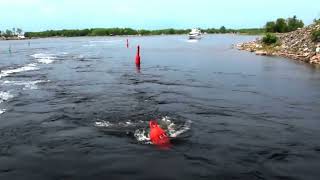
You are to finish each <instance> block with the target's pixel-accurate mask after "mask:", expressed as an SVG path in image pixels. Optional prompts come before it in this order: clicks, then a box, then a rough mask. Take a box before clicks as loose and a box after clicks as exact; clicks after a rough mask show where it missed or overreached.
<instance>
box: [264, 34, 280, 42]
mask: <svg viewBox="0 0 320 180" xmlns="http://www.w3.org/2000/svg"><path fill="white" fill-rule="evenodd" d="M277 41H278V37H277V36H275V35H273V34H267V35H266V36H264V37H263V38H262V42H263V43H264V44H267V45H271V44H275V43H277Z"/></svg>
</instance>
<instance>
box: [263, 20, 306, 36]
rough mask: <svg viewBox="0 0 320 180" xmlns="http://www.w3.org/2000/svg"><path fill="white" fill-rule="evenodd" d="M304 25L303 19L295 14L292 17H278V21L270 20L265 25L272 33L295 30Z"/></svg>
mask: <svg viewBox="0 0 320 180" xmlns="http://www.w3.org/2000/svg"><path fill="white" fill-rule="evenodd" d="M303 26H304V23H303V21H302V20H299V19H297V16H293V17H292V18H287V19H284V18H278V19H277V20H276V21H269V22H267V23H266V25H265V30H266V32H270V33H285V32H291V31H295V30H297V29H298V28H302V27H303Z"/></svg>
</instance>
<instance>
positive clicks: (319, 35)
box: [312, 30, 320, 42]
mask: <svg viewBox="0 0 320 180" xmlns="http://www.w3.org/2000/svg"><path fill="white" fill-rule="evenodd" d="M312 40H313V41H315V42H320V30H317V31H313V32H312Z"/></svg>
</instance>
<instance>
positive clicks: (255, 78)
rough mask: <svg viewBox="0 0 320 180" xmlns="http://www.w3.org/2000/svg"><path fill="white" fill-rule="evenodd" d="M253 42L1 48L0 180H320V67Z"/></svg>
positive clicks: (105, 41)
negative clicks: (156, 131)
mask: <svg viewBox="0 0 320 180" xmlns="http://www.w3.org/2000/svg"><path fill="white" fill-rule="evenodd" d="M255 38H256V37H253V36H235V35H207V36H205V37H204V38H203V39H201V40H200V41H189V40H187V37H186V36H149V37H130V39H129V40H130V45H131V47H132V48H130V47H129V48H126V39H125V38H124V37H84V38H53V39H37V40H30V43H28V42H26V41H10V44H11V51H12V53H11V55H10V54H9V53H8V47H9V45H8V43H9V42H8V41H0V59H1V61H0V70H1V72H0V84H1V86H0V134H1V139H0V179H21V178H22V177H23V179H41V180H42V179H126V178H127V177H128V176H130V177H131V178H133V179H192V180H194V179H317V177H319V176H320V174H319V173H318V171H317V167H318V166H319V165H320V164H319V162H320V154H319V152H320V151H319V149H320V145H319V137H320V131H319V127H320V126H319V125H320V124H319V121H318V120H319V119H320V114H319V108H320V103H319V102H320V101H319V100H320V81H319V80H320V71H319V69H317V68H316V67H314V66H310V65H307V64H302V63H297V62H295V61H292V60H287V59H283V58H276V57H262V56H255V55H254V54H251V53H248V52H241V51H237V50H235V49H232V48H231V47H232V44H236V43H238V42H243V41H250V40H253V39H255ZM138 44H140V45H141V47H142V52H141V58H142V64H141V66H138V67H137V66H135V63H134V59H135V53H136V52H135V50H136V49H135V47H136V46H137V45H138ZM150 119H157V120H158V122H159V124H160V125H161V126H162V127H163V128H164V129H165V130H166V131H167V133H168V134H169V136H170V137H171V140H172V146H171V147H170V150H169V151H162V150H159V149H157V148H155V147H154V146H153V145H151V144H150V140H149V137H148V133H149V129H148V121H149V120H150ZM159 170H160V171H159ZM35 172H36V173H35Z"/></svg>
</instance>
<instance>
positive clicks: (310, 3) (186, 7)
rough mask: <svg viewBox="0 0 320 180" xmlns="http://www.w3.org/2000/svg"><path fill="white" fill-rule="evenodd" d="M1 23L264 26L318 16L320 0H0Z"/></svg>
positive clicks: (28, 27)
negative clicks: (278, 20)
mask: <svg viewBox="0 0 320 180" xmlns="http://www.w3.org/2000/svg"><path fill="white" fill-rule="evenodd" d="M0 6H1V10H0V29H1V30H4V29H7V28H10V29H11V28H12V27H20V28H22V29H24V30H25V31H42V30H47V29H81V28H93V27H131V28H137V29H140V28H145V29H160V28H171V27H172V28H192V27H201V28H208V27H216V28H219V27H220V26H222V25H225V26H226V27H227V28H249V27H262V26H263V25H264V24H265V22H266V21H270V20H274V19H276V18H278V17H285V18H287V17H289V16H293V15H297V16H298V18H301V19H303V20H304V22H305V23H306V24H310V23H311V22H312V20H313V19H314V18H315V17H318V18H320V1H319V0H218V1H216V0H193V1H191V0H0Z"/></svg>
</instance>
